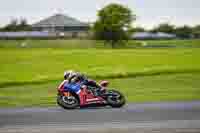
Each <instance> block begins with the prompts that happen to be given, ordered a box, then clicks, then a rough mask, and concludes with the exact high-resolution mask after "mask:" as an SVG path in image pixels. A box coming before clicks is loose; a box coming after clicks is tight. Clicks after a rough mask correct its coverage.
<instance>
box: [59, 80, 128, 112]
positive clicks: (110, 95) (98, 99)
mask: <svg viewBox="0 0 200 133" xmlns="http://www.w3.org/2000/svg"><path fill="white" fill-rule="evenodd" d="M108 85H109V82H108V81H101V82H100V83H99V84H98V83H96V82H95V81H92V80H91V81H89V82H88V83H87V84H86V86H87V88H81V92H80V93H79V94H76V93H75V92H71V91H68V90H65V91H62V92H61V91H60V90H59V89H58V95H57V104H58V105H59V106H61V107H63V108H64V109H75V108H82V107H91V106H92V107H98V106H111V107H113V108H120V107H122V106H123V105H125V103H126V100H125V97H124V95H123V94H122V93H121V92H119V91H117V90H110V89H107V87H108Z"/></svg>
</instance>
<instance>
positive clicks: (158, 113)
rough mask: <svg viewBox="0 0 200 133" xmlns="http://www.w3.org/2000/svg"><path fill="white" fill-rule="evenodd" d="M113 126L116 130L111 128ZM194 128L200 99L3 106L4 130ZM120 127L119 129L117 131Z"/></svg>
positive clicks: (0, 122) (0, 121)
mask: <svg viewBox="0 0 200 133" xmlns="http://www.w3.org/2000/svg"><path fill="white" fill-rule="evenodd" d="M111 129H112V130H111ZM154 129H156V131H157V130H158V129H159V131H161V129H162V132H166V133H168V132H170V133H171V132H192V133H193V132H194V133H200V101H195V102H179V103H145V104H128V105H126V106H125V107H124V108H121V109H112V108H89V109H77V110H64V109H62V108H59V107H49V108H15V109H0V132H2V133H3V132H4V133H6V132H12V133H13V132H47V131H48V132H61V133H62V132H65V131H70V132H80V130H81V131H82V132H84V131H85V132H89V131H91V132H94V131H95V132H97V130H98V131H99V132H117V131H122V132H133V131H137V132H145V131H146V132H153V131H154ZM114 130H116V131H114Z"/></svg>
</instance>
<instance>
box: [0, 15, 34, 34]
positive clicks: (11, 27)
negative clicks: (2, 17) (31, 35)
mask: <svg viewBox="0 0 200 133" xmlns="http://www.w3.org/2000/svg"><path fill="white" fill-rule="evenodd" d="M31 30H32V27H31V25H29V24H28V22H27V20H26V19H25V18H23V19H12V20H11V21H10V23H9V24H7V25H5V26H4V27H1V28H0V31H1V32H11V31H12V32H15V31H31Z"/></svg>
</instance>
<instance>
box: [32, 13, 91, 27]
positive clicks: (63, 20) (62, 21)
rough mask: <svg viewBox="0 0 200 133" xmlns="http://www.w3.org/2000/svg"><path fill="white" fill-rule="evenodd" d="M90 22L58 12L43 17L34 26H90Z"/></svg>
mask: <svg viewBox="0 0 200 133" xmlns="http://www.w3.org/2000/svg"><path fill="white" fill-rule="evenodd" d="M88 26H89V24H87V23H83V22H80V21H79V20H76V19H75V18H72V17H69V16H65V15H62V14H56V15H54V16H51V17H48V18H46V19H43V20H41V21H39V22H37V23H35V24H33V25H32V27H88Z"/></svg>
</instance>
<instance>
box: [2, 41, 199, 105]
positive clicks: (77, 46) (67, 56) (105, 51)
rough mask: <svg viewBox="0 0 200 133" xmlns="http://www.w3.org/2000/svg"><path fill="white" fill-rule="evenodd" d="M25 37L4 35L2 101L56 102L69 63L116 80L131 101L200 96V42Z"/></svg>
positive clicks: (102, 76) (101, 77)
mask: <svg viewBox="0 0 200 133" xmlns="http://www.w3.org/2000/svg"><path fill="white" fill-rule="evenodd" d="M23 42H24V41H23V40H17V41H16V40H12V41H11V40H8V41H2V40H1V41H0V107H1V106H2V107H3V106H40V105H41V106H50V105H55V94H56V89H55V88H56V86H57V85H58V84H59V82H60V81H61V80H62V79H63V72H64V71H65V70H68V69H73V70H77V71H80V72H84V73H86V74H87V75H89V77H91V78H95V79H97V80H100V79H108V80H110V81H111V83H112V84H111V87H114V88H119V89H120V90H121V91H122V92H123V93H124V94H125V95H126V96H127V98H128V101H129V102H149V101H179V100H181V101H183V100H187V101H188V100H200V95H199V92H200V89H199V88H200V84H199V81H200V76H199V75H200V60H199V59H200V49H199V48H173V49H172V48H165V49H163V48H152V49H146V48H139V49H114V50H113V49H110V48H109V47H107V48H106V47H104V44H103V43H102V42H95V41H89V40H26V42H25V43H27V44H28V45H26V47H25V48H24V47H21V43H23ZM172 42H173V41H147V44H150V43H155V45H160V43H161V44H164V43H168V44H172ZM130 43H132V42H130ZM136 43H138V42H136ZM139 43H141V42H139ZM173 43H177V44H176V45H186V44H187V45H188V44H189V45H191V46H192V45H199V40H189V41H177V40H176V41H174V42H173ZM55 44H56V45H55ZM83 45H84V46H83ZM97 45H98V48H101V49H97ZM129 45H135V43H134V44H129Z"/></svg>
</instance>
